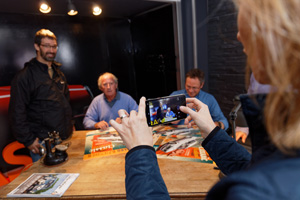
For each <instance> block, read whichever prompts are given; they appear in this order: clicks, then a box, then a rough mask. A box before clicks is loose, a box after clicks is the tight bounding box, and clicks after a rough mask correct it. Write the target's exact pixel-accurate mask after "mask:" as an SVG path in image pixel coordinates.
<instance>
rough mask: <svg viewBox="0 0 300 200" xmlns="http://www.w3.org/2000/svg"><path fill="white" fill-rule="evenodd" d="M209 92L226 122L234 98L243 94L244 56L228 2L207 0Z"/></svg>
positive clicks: (235, 20)
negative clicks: (214, 98) (215, 100)
mask: <svg viewBox="0 0 300 200" xmlns="http://www.w3.org/2000/svg"><path fill="white" fill-rule="evenodd" d="M207 2H208V15H209V16H210V17H209V21H208V64H209V79H208V81H209V92H210V93H211V94H213V95H214V96H215V97H216V99H217V101H218V103H219V104H220V107H221V109H222V111H223V113H224V115H225V116H226V117H227V118H228V119H229V116H228V115H229V113H230V111H231V109H232V108H233V106H234V104H233V98H234V96H235V95H238V94H241V93H245V92H246V89H245V66H246V56H245V55H244V53H243V46H242V44H241V43H240V42H239V41H238V40H237V38H236V35H237V32H238V29H237V10H236V9H235V7H234V4H233V3H232V1H231V0H208V1H207Z"/></svg>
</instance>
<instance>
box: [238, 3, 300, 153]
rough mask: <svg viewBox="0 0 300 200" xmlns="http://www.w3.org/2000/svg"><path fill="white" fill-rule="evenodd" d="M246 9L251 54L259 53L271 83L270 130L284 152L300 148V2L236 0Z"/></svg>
mask: <svg viewBox="0 0 300 200" xmlns="http://www.w3.org/2000/svg"><path fill="white" fill-rule="evenodd" d="M234 1H235V3H236V5H238V6H244V7H243V8H245V9H246V10H247V13H248V14H249V16H248V17H249V18H248V19H249V21H248V23H249V25H250V27H251V34H250V35H251V47H250V48H251V50H250V54H248V57H250V56H251V52H253V51H259V52H260V53H261V54H260V55H261V56H260V57H261V58H262V59H261V61H260V64H261V65H262V66H263V67H262V69H263V70H264V73H265V74H266V75H267V76H266V77H267V79H268V82H269V84H271V85H273V86H274V88H276V90H275V91H273V92H271V93H270V94H269V95H268V97H267V100H266V106H265V110H264V115H265V122H266V128H267V131H268V133H269V135H270V138H271V140H272V141H273V143H274V144H275V145H276V146H277V147H278V148H279V149H280V150H281V151H283V152H286V153H287V152H289V153H293V152H294V151H295V150H296V149H300V93H299V92H300V78H299V75H300V1H299V0H234Z"/></svg>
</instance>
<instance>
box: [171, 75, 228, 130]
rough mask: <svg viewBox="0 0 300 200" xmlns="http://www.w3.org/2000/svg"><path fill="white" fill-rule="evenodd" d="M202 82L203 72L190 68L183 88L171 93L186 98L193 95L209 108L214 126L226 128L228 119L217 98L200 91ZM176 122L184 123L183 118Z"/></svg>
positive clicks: (203, 79) (203, 80)
mask: <svg viewBox="0 0 300 200" xmlns="http://www.w3.org/2000/svg"><path fill="white" fill-rule="evenodd" d="M204 82H205V78H204V72H203V71H201V70H200V69H192V70H190V71H189V72H188V73H187V74H186V75H185V89H184V90H179V91H175V92H173V93H172V94H171V95H178V94H185V96H186V97H187V98H191V97H194V98H196V99H198V100H200V101H201V102H203V103H205V104H206V105H207V106H208V108H209V112H210V114H211V117H212V119H213V121H214V122H215V124H216V126H219V127H220V128H222V129H224V130H226V129H227V128H228V126H229V125H228V121H227V119H226V117H225V116H224V114H223V112H222V110H221V108H220V106H219V104H218V102H217V100H216V99H215V97H214V96H212V95H211V94H208V93H207V92H204V91H201V89H202V87H203V85H204ZM178 124H184V120H181V121H180V122H179V123H178Z"/></svg>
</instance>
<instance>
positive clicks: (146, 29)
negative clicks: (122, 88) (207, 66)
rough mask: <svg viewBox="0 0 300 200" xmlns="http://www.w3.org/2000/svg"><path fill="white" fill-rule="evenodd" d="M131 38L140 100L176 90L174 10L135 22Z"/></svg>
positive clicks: (164, 94) (170, 7) (169, 7)
mask: <svg viewBox="0 0 300 200" xmlns="http://www.w3.org/2000/svg"><path fill="white" fill-rule="evenodd" d="M132 38H133V47H134V61H135V72H136V80H137V86H136V87H137V92H138V96H139V97H140V96H145V97H146V98H154V97H159V96H166V95H169V94H170V93H172V92H173V91H175V90H177V88H176V87H177V86H176V83H177V80H176V66H175V53H174V51H175V50H174V33H173V16H172V6H168V7H165V8H163V9H160V10H157V11H153V12H150V13H147V14H144V15H142V16H138V17H135V18H133V19H132Z"/></svg>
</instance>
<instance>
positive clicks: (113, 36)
mask: <svg viewBox="0 0 300 200" xmlns="http://www.w3.org/2000/svg"><path fill="white" fill-rule="evenodd" d="M41 28H47V29H50V30H51V31H53V32H54V33H55V34H56V36H57V38H58V45H59V49H58V53H57V57H56V60H57V61H58V62H61V63H62V64H63V66H62V71H63V72H64V73H65V75H66V77H67V79H68V83H69V84H82V85H88V86H89V87H90V88H91V90H92V92H93V93H94V94H95V95H97V94H99V93H100V91H99V90H98V87H97V79H98V76H99V75H100V74H101V73H103V72H106V71H110V72H113V73H116V75H117V77H118V78H119V79H120V81H121V82H122V84H121V85H120V90H122V91H124V92H127V93H129V94H131V95H132V96H135V93H134V91H133V90H132V88H134V87H133V86H134V85H135V80H134V77H133V76H132V74H134V71H133V70H134V68H133V61H132V55H131V54H128V53H126V52H128V51H127V49H126V48H129V49H130V50H131V35H130V24H129V23H128V21H127V20H126V19H123V20H122V19H118V20H111V19H106V20H103V19H94V18H89V17H69V16H47V17H46V16H40V15H17V14H0V34H1V38H0V85H1V86H4V85H10V82H11V80H12V78H13V76H14V75H15V74H16V72H17V71H19V70H20V69H21V68H23V65H24V63H25V62H26V61H28V60H30V59H31V58H32V57H35V50H34V47H33V38H34V34H35V32H36V31H37V30H39V29H41ZM122 71H126V72H127V73H122ZM128 79H130V80H131V81H126V80H128Z"/></svg>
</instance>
